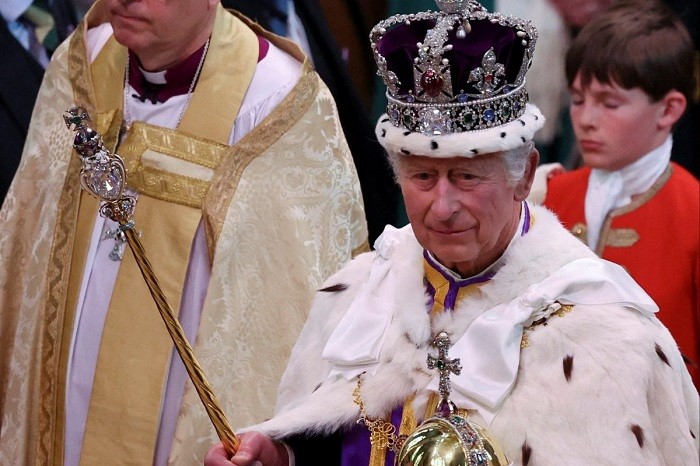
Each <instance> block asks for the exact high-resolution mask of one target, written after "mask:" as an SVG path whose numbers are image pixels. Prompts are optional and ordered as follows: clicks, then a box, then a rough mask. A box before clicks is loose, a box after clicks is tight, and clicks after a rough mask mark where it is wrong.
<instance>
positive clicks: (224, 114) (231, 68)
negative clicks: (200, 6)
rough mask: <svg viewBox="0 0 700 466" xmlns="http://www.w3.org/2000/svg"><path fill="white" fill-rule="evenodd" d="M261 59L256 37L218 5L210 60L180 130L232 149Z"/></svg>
mask: <svg viewBox="0 0 700 466" xmlns="http://www.w3.org/2000/svg"><path fill="white" fill-rule="evenodd" d="M258 55H259V46H258V38H257V37H256V35H255V33H254V32H253V31H252V30H251V29H250V28H248V27H246V24H245V23H244V22H243V21H241V20H239V19H238V18H237V17H236V16H235V15H232V14H230V13H228V12H227V11H226V10H225V9H224V7H222V6H221V4H219V3H217V6H216V16H215V19H214V26H213V30H212V33H211V43H210V44H209V50H208V52H207V57H206V59H205V60H204V65H203V67H202V73H201V76H200V77H199V82H198V83H197V86H196V87H195V90H194V93H193V94H192V98H191V101H190V104H189V105H188V106H187V109H186V110H185V113H184V115H183V116H182V121H181V122H180V126H179V129H180V130H181V131H184V132H189V133H197V134H198V135H200V136H204V137H206V138H208V139H210V140H212V141H216V142H218V143H221V144H226V145H228V142H229V139H230V137H231V130H232V129H233V124H234V122H235V118H232V117H235V116H236V115H238V112H239V111H240V108H241V104H242V103H243V98H244V97H245V95H246V92H247V91H248V87H250V83H251V81H252V80H253V75H254V74H255V69H256V67H257V63H258ZM232 57H235V58H233V59H232Z"/></svg>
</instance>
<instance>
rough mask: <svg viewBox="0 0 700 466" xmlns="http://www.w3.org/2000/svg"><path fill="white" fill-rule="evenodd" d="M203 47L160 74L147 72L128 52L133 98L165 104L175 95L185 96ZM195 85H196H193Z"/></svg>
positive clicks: (131, 53)
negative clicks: (133, 91) (134, 92)
mask: <svg viewBox="0 0 700 466" xmlns="http://www.w3.org/2000/svg"><path fill="white" fill-rule="evenodd" d="M204 47H205V46H204V45H202V46H201V47H200V48H199V49H198V50H197V51H195V52H194V53H193V54H191V55H190V56H189V57H187V58H185V59H184V60H183V61H181V62H180V63H178V64H177V65H175V66H173V67H172V68H169V69H167V70H165V71H160V72H147V71H144V70H142V69H141V67H140V66H139V60H138V58H137V57H136V55H135V54H134V53H133V52H132V51H131V50H129V84H130V85H131V87H133V88H134V90H135V91H136V94H134V95H133V97H134V98H137V99H139V100H141V101H142V102H145V101H146V100H149V101H151V103H153V104H155V103H156V102H165V101H166V100H168V99H169V98H171V97H173V96H176V95H183V94H187V92H188V91H189V90H190V86H191V85H192V80H193V79H194V77H195V74H196V73H197V67H198V66H199V62H200V61H201V59H202V54H203V53H204ZM195 84H196V83H195Z"/></svg>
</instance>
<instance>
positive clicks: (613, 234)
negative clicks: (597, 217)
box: [605, 228, 639, 248]
mask: <svg viewBox="0 0 700 466" xmlns="http://www.w3.org/2000/svg"><path fill="white" fill-rule="evenodd" d="M637 241H639V233H637V230H635V229H633V228H611V229H610V231H608V238H607V240H606V242H605V246H611V247H614V248H628V247H630V246H634V244H635V243H636V242H637Z"/></svg>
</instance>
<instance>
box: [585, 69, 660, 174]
mask: <svg viewBox="0 0 700 466" xmlns="http://www.w3.org/2000/svg"><path fill="white" fill-rule="evenodd" d="M664 105H665V104H664V103H663V100H662V101H659V102H652V101H651V99H650V98H649V96H648V95H647V94H646V93H645V92H644V91H643V90H641V89H640V88H633V89H624V88H622V87H619V86H617V85H616V84H612V83H611V84H602V83H600V82H599V81H597V80H596V79H595V78H593V79H592V81H591V83H590V85H589V86H587V87H585V88H584V87H583V86H582V84H581V76H580V75H579V76H577V77H576V79H575V80H574V82H573V84H572V86H571V120H572V123H573V127H574V132H575V133H576V140H577V142H578V145H579V147H580V149H581V154H582V156H583V161H584V162H585V164H586V165H588V166H590V167H592V168H600V169H603V170H611V171H612V170H618V169H620V168H623V167H625V166H627V165H629V164H631V163H633V162H635V161H636V160H638V159H640V158H641V157H642V156H644V155H646V154H647V153H648V152H650V151H651V150H653V149H655V148H657V147H658V146H660V145H661V144H662V143H663V141H664V140H665V139H666V136H668V134H669V131H670V128H668V125H664V124H660V121H661V119H662V117H663V116H664Z"/></svg>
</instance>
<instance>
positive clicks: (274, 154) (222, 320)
mask: <svg viewBox="0 0 700 466" xmlns="http://www.w3.org/2000/svg"><path fill="white" fill-rule="evenodd" d="M93 9H94V11H95V13H96V14H95V15H92V17H93V18H99V19H100V20H101V21H104V19H105V17H104V16H101V15H102V13H104V10H105V9H104V5H103V4H102V3H101V2H100V1H98V2H97V3H96V4H95V6H94V8H93ZM256 32H257V31H256ZM263 35H265V34H263ZM266 37H268V38H269V40H270V41H271V42H273V43H275V45H277V46H278V47H280V48H283V49H284V50H286V51H288V52H289V53H291V54H292V55H294V56H297V57H299V56H301V55H300V53H299V52H298V51H296V52H295V51H294V46H292V45H290V43H288V42H284V41H281V40H280V39H277V38H275V37H272V36H269V35H266ZM78 38H80V28H79V31H76V33H75V34H74V36H73V37H72V38H71V40H70V41H69V42H66V43H64V44H63V45H62V46H61V47H59V49H58V50H57V51H56V53H55V54H54V57H53V61H52V63H51V65H50V66H49V68H48V69H47V73H46V76H45V80H44V84H43V85H42V89H41V90H40V93H39V97H38V100H37V105H36V108H35V112H34V115H33V119H32V124H31V126H30V129H29V135H28V139H27V145H26V147H25V151H24V155H23V159H22V162H21V164H20V167H19V170H18V175H17V179H16V181H15V183H14V184H13V186H12V187H11V188H10V191H9V193H8V196H7V198H6V200H5V202H4V204H3V207H2V210H1V211H0V224H1V225H2V226H3V234H2V235H0V258H1V259H2V262H3V263H7V264H10V263H11V264H13V266H12V268H10V267H0V341H2V342H3V344H2V345H0V397H1V398H0V399H1V400H2V405H1V406H0V464H23V465H30V464H37V465H46V464H62V461H63V458H62V449H61V445H62V442H64V440H63V437H62V435H63V434H62V429H63V426H62V423H63V416H64V394H63V393H64V392H63V390H64V387H63V384H64V383H65V371H66V370H67V369H66V365H65V359H64V360H63V362H61V357H60V356H61V355H63V354H65V352H66V349H67V347H70V344H71V337H72V333H71V332H72V313H73V312H74V309H68V308H67V307H66V299H67V297H66V295H67V292H68V291H67V290H68V288H69V286H68V276H69V275H70V273H69V271H70V265H71V258H72V257H73V254H74V251H73V249H74V247H77V246H74V244H75V242H74V236H75V229H76V222H77V220H76V219H77V217H78V215H77V213H78V205H79V202H78V200H79V198H80V187H79V184H78V183H77V172H78V170H79V163H78V160H77V158H76V157H75V156H73V155H72V151H71V145H72V134H71V133H70V131H67V130H66V127H65V125H64V123H63V121H62V119H61V115H62V114H63V112H64V111H65V110H66V109H68V108H70V107H72V106H74V105H75V104H76V103H81V104H84V105H86V106H87V107H88V110H89V111H90V113H91V115H93V117H95V115H97V118H102V116H101V115H98V113H100V112H97V111H96V110H95V108H96V106H95V104H94V102H95V97H94V89H93V86H92V77H91V75H90V73H89V72H87V71H86V70H88V69H89V63H88V61H87V58H86V57H85V47H84V44H83V46H82V48H81V47H77V48H69V44H70V42H73V41H74V40H75V39H78ZM69 63H70V66H69V65H68V64H69ZM122 70H123V68H122ZM121 73H122V71H121V70H120V76H121ZM101 113H103V114H105V115H107V116H105V117H104V118H105V120H106V121H107V120H108V121H113V120H114V119H115V118H119V115H120V112H115V113H114V116H113V117H112V116H110V115H109V112H101ZM230 118H231V120H232V119H233V117H232V116H231V117H230ZM183 121H184V120H183ZM280 128H282V129H280ZM104 129H105V128H103V127H101V130H104ZM166 155H168V154H166ZM147 158H148V157H147ZM168 160H170V159H168ZM151 162H153V159H148V163H151ZM211 170H212V171H213V174H212V178H211V181H210V189H209V192H208V193H207V195H206V196H204V200H203V201H202V207H201V211H202V213H203V215H204V222H205V225H206V226H207V227H208V228H209V230H208V232H207V233H208V239H209V240H210V244H209V246H210V251H211V257H212V271H211V280H210V283H209V288H208V292H207V300H206V303H205V307H204V309H203V314H202V321H201V325H200V328H199V331H198V335H197V338H196V340H195V341H194V342H193V343H194V344H195V348H194V350H195V353H196V354H197V357H198V358H199V360H200V362H201V363H202V366H203V367H204V370H205V371H206V373H207V375H208V376H209V378H210V382H211V384H212V386H213V388H214V391H215V393H216V394H217V395H218V396H219V399H220V401H221V403H222V405H223V408H224V411H225V412H226V414H227V415H228V417H229V420H230V421H231V423H232V425H233V426H234V427H235V428H240V427H241V426H244V425H250V424H253V423H256V422H260V421H261V420H263V419H265V418H269V417H270V416H271V415H272V412H273V409H274V404H275V398H276V387H277V385H278V384H279V379H280V377H281V375H282V371H283V370H284V367H285V365H286V361H287V357H288V354H289V352H290V351H291V348H292V346H293V344H294V342H295V341H296V338H297V335H298V332H299V330H300V329H301V326H302V325H303V322H304V321H305V319H306V315H307V312H308V309H309V306H310V303H311V298H312V296H313V290H314V289H316V288H318V287H319V286H320V285H321V283H322V282H323V280H324V279H325V278H326V277H328V276H329V275H331V274H332V273H334V272H336V271H337V270H338V269H339V268H340V267H341V266H342V265H343V264H345V262H347V261H348V260H349V259H350V257H351V255H352V254H353V253H354V252H358V251H362V250H366V249H367V242H366V239H367V231H366V223H365V220H364V211H363V209H362V196H361V192H360V188H359V183H358V181H357V175H356V172H355V168H354V166H353V162H352V157H351V155H350V153H349V150H348V148H347V145H346V143H345V140H344V137H343V134H342V129H341V128H340V125H339V121H338V118H337V110H336V108H335V104H334V102H333V100H332V97H331V95H330V92H329V91H328V89H327V88H326V87H325V85H324V84H323V83H322V82H320V80H319V79H318V76H317V75H316V74H315V73H314V72H313V69H312V67H311V66H310V64H309V63H308V62H306V64H305V65H304V67H303V74H302V77H301V79H300V80H299V83H298V84H297V86H296V87H295V88H294V89H293V90H292V92H291V93H290V95H289V96H288V98H287V99H285V100H284V101H283V102H282V104H281V105H280V106H278V108H277V109H276V110H275V111H273V113H272V114H270V115H269V116H268V117H267V118H266V119H265V120H264V121H263V122H262V123H261V124H259V125H258V126H257V127H256V128H254V129H253V130H252V131H251V132H250V133H249V134H248V135H247V136H246V137H244V138H243V139H242V140H241V141H240V142H239V143H237V144H236V145H234V146H232V147H229V148H228V149H227V151H226V154H225V156H224V158H223V160H222V161H221V162H220V163H219V165H218V166H217V167H216V168H215V169H211ZM192 208H194V207H192ZM138 209H139V207H138V206H137V211H138ZM137 215H138V214H137ZM144 237H145V233H144ZM149 254H150V253H149ZM139 280H140V277H139ZM27 290H31V293H28V292H27ZM154 312H155V311H154ZM67 314H69V315H67ZM160 327H162V323H161V324H160ZM160 327H159V328H160ZM105 422H108V421H107V420H105ZM215 439H216V435H215V432H214V429H213V427H212V425H211V422H210V421H209V419H208V417H207V415H206V413H205V411H204V409H203V408H202V406H201V402H200V400H199V399H198V397H197V395H196V392H195V391H194V389H193V387H192V386H191V384H189V383H188V385H187V387H186V393H185V396H184V400H183V405H182V408H181V412H180V415H179V417H178V421H177V426H176V436H175V439H174V441H173V445H172V448H171V455H170V461H169V462H170V464H176V465H178V466H181V465H193V466H194V465H201V461H202V458H203V457H204V453H205V452H206V450H207V448H208V446H209V445H210V444H211V442H212V441H214V440H215ZM145 461H146V464H150V461H151V460H150V458H149V459H147V460H145ZM122 464H123V463H122Z"/></svg>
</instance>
